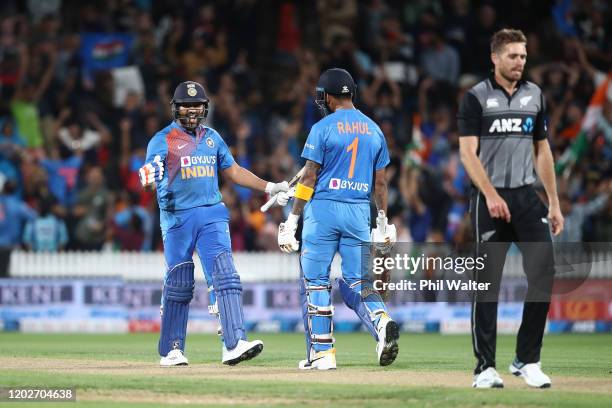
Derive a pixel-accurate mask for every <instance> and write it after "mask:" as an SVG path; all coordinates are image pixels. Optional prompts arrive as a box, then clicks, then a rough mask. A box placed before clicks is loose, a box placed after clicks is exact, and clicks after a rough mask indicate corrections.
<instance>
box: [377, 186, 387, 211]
mask: <svg viewBox="0 0 612 408" xmlns="http://www.w3.org/2000/svg"><path fill="white" fill-rule="evenodd" d="M374 202H375V203H376V209H377V210H378V211H380V210H383V211H384V212H385V213H386V212H387V185H386V184H385V185H384V186H381V187H378V186H376V189H375V190H374Z"/></svg>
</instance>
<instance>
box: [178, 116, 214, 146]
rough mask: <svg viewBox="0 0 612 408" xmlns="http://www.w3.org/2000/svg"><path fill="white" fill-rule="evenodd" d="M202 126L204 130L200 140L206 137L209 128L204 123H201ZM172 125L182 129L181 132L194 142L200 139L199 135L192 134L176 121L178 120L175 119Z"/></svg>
mask: <svg viewBox="0 0 612 408" xmlns="http://www.w3.org/2000/svg"><path fill="white" fill-rule="evenodd" d="M201 126H202V129H203V131H202V134H201V136H200V139H199V140H200V141H201V140H202V139H204V136H205V135H206V132H207V131H208V128H207V127H206V126H204V125H201ZM170 127H171V128H175V129H178V130H180V131H181V134H182V135H185V136H186V137H188V138H189V139H190V140H191V141H192V142H197V141H198V138H197V136H192V135H190V134H189V132H187V131H186V130H185V129H184V128H183V127H182V126H181V125H179V124H178V123H176V121H174V120H173V121H172V123H171V124H170Z"/></svg>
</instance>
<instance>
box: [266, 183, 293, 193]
mask: <svg viewBox="0 0 612 408" xmlns="http://www.w3.org/2000/svg"><path fill="white" fill-rule="evenodd" d="M287 190H289V183H287V182H286V181H283V182H282V183H270V182H268V184H266V193H268V194H270V196H273V195H276V194H278V193H280V192H282V191H287Z"/></svg>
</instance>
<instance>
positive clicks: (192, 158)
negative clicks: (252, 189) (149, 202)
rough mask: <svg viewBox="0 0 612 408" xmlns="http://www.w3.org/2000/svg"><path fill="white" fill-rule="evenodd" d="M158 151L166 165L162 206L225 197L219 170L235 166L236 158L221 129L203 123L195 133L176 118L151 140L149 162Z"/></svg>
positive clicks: (161, 187)
mask: <svg viewBox="0 0 612 408" xmlns="http://www.w3.org/2000/svg"><path fill="white" fill-rule="evenodd" d="M156 155H159V156H160V157H161V159H162V161H164V163H165V166H166V168H165V173H164V177H163V179H162V180H161V181H157V201H158V203H159V208H161V209H162V210H166V211H175V210H185V209H189V208H195V207H200V206H203V205H213V204H217V203H219V202H220V201H221V193H220V192H219V170H225V169H227V168H228V167H231V166H232V165H233V164H234V158H233V157H232V154H231V153H230V151H229V149H228V147H227V145H226V144H225V141H223V139H222V138H221V136H220V135H219V133H217V131H215V130H214V129H211V128H209V127H206V126H203V125H200V126H199V127H198V128H197V130H196V136H195V137H194V136H191V135H190V134H188V133H187V132H185V131H184V130H183V128H182V127H180V126H179V125H177V124H176V123H175V122H172V123H171V124H170V125H168V126H166V127H165V128H164V129H162V130H160V131H159V132H157V133H156V134H155V136H153V138H151V140H150V141H149V145H148V147H147V157H146V162H147V163H150V162H153V160H154V158H155V156H156Z"/></svg>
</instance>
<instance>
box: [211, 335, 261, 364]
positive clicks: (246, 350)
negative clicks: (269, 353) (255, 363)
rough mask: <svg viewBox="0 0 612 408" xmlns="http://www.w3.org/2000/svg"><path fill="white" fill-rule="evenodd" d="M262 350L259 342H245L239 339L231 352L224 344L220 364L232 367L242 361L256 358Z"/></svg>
mask: <svg viewBox="0 0 612 408" xmlns="http://www.w3.org/2000/svg"><path fill="white" fill-rule="evenodd" d="M263 348H264V344H263V342H262V341H261V340H253V341H246V340H242V339H241V340H238V344H236V347H234V348H233V349H231V350H228V349H227V348H226V347H225V344H224V345H223V355H222V357H221V362H222V363H223V364H227V365H231V366H233V365H236V364H238V363H240V362H242V361H247V360H250V359H252V358H254V357H257V356H258V355H259V353H261V351H262V350H263Z"/></svg>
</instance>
